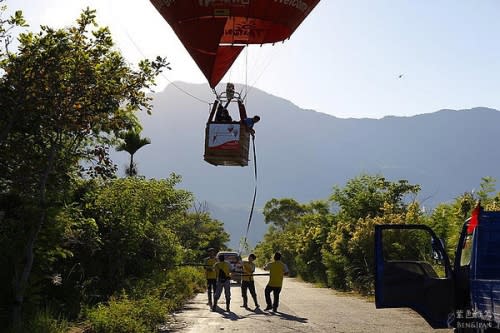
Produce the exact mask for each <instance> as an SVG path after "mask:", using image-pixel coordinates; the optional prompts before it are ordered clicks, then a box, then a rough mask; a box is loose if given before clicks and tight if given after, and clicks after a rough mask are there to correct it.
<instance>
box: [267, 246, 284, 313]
mask: <svg viewBox="0 0 500 333" xmlns="http://www.w3.org/2000/svg"><path fill="white" fill-rule="evenodd" d="M264 269H265V270H266V271H269V282H268V283H267V286H266V289H265V290H264V294H265V296H266V304H267V307H266V308H265V309H264V310H266V311H267V310H271V309H272V310H273V312H276V311H278V305H279V301H280V293H281V288H282V287H283V276H285V275H288V267H287V265H286V264H284V263H283V262H282V261H281V253H279V252H276V253H275V254H274V261H273V262H270V263H268V264H267V265H266V266H265V267H264ZM271 292H272V293H273V296H274V297H273V298H274V299H273V301H272V302H271Z"/></svg>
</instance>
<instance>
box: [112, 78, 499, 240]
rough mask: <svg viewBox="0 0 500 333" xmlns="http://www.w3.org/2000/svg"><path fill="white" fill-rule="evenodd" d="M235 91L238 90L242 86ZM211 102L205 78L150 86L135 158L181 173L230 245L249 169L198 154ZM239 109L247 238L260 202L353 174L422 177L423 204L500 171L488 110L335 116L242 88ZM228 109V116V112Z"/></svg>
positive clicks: (155, 169) (493, 116) (241, 218)
mask: <svg viewBox="0 0 500 333" xmlns="http://www.w3.org/2000/svg"><path fill="white" fill-rule="evenodd" d="M236 88H237V91H239V90H240V89H242V86H240V85H236ZM181 89H182V90H184V91H185V92H189V94H190V95H187V94H186V93H185V92H183V91H181ZM191 95H192V96H195V97H196V99H195V98H193V97H192V96H191ZM212 99H213V97H212V94H211V92H210V89H209V88H208V86H207V85H203V84H188V83H182V82H176V83H175V85H173V84H171V85H169V86H167V87H166V88H165V90H163V91H162V92H159V93H156V94H155V95H154V100H153V105H154V108H153V114H152V116H145V115H141V117H140V118H141V121H142V124H143V127H144V130H143V133H142V136H146V137H149V138H151V141H152V144H151V145H148V146H146V147H144V148H143V149H141V150H140V151H138V152H137V154H136V156H135V159H136V161H137V162H138V168H139V173H140V174H142V175H145V176H146V178H165V177H167V176H168V175H169V174H170V173H171V172H175V173H178V174H180V175H182V177H183V182H182V183H181V186H180V187H183V188H186V189H188V190H190V191H192V192H193V193H194V194H195V196H196V198H197V200H198V201H206V202H207V203H208V206H209V209H210V210H211V213H212V215H213V216H214V217H215V218H218V219H220V220H222V221H223V222H225V224H226V228H227V229H228V230H229V232H231V234H232V240H231V245H232V246H233V247H235V246H237V242H238V240H239V237H240V236H241V233H242V231H241V230H244V229H246V223H247V222H248V214H249V210H250V206H251V199H252V196H253V189H254V179H253V161H250V162H249V167H247V168H241V167H214V166H212V165H209V164H207V163H206V162H204V161H203V149H204V134H205V123H206V121H207V118H208V114H209V111H210V110H209V107H208V105H207V104H208V101H210V102H212ZM199 100H202V101H206V102H207V103H202V102H200V101H199ZM203 104H205V105H203ZM246 106H247V112H248V114H249V115H254V114H258V115H260V116H261V118H262V120H261V122H259V123H258V124H257V125H256V126H255V129H256V140H255V144H256V151H257V168H258V175H259V179H258V194H257V202H256V207H257V211H256V213H255V214H254V218H253V219H254V220H253V222H252V227H251V231H252V235H251V237H250V240H251V243H252V244H255V242H256V241H258V240H259V239H260V237H261V236H262V234H263V232H264V230H265V229H266V226H265V225H264V222H263V216H262V214H261V213H260V210H261V209H262V207H263V205H264V204H265V202H267V201H268V200H270V199H272V198H281V197H292V198H294V199H296V200H297V201H299V202H308V201H310V200H317V199H326V198H327V197H328V196H329V195H330V194H331V190H332V187H333V186H334V185H338V186H341V187H342V186H343V185H344V184H345V182H346V181H347V180H349V179H351V178H353V177H355V176H357V175H359V174H360V173H370V174H377V173H378V174H382V175H383V176H385V177H386V178H387V179H390V180H399V179H407V180H408V181H409V182H410V183H412V184H420V185H421V187H422V191H421V193H420V195H419V197H418V198H417V199H420V198H422V199H424V198H425V199H426V201H425V204H426V205H428V206H431V207H432V206H434V205H435V204H437V203H439V202H444V201H448V200H452V199H453V198H454V197H456V196H458V195H460V194H461V193H463V192H464V191H470V190H472V189H473V188H474V187H477V186H478V185H479V183H480V181H481V178H482V177H485V176H491V177H494V178H496V179H499V178H500V170H498V168H496V166H497V165H498V163H499V162H500V156H499V154H498V153H496V152H495V148H496V144H495V142H494V140H492V138H495V137H496V133H497V132H498V131H497V128H496V126H495V125H496V124H499V123H500V112H499V111H498V110H495V109H491V108H486V107H476V108H471V109H467V110H451V109H442V110H438V111H436V112H432V113H422V114H419V115H414V116H405V117H398V116H386V117H383V118H380V119H373V118H338V117H335V116H332V115H330V114H326V113H321V112H317V111H314V110H305V109H301V108H300V107H298V106H297V105H295V104H293V103H292V102H290V101H288V100H285V99H283V98H281V97H277V96H273V95H271V94H268V93H265V92H263V91H261V90H259V89H257V88H251V89H249V90H248V98H247V100H246ZM231 112H233V118H235V117H236V113H234V112H236V111H234V109H233V110H231ZM112 157H113V158H114V159H115V160H116V161H118V162H120V161H121V163H120V164H119V166H120V168H121V169H123V164H125V161H126V160H127V157H128V156H127V155H126V154H121V155H119V154H117V153H113V154H112ZM251 159H252V160H253V157H251ZM471 162H474V163H471Z"/></svg>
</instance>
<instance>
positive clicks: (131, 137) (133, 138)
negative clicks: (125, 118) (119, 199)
mask: <svg viewBox="0 0 500 333" xmlns="http://www.w3.org/2000/svg"><path fill="white" fill-rule="evenodd" d="M121 138H122V139H123V140H124V142H123V143H121V144H120V145H118V147H117V148H116V150H117V151H126V152H127V153H129V154H130V165H129V167H128V168H127V169H126V170H125V174H127V175H128V176H130V177H133V176H137V173H138V170H137V165H136V163H134V154H135V153H136V152H137V151H138V150H139V149H141V148H142V147H144V146H145V145H149V144H150V143H151V140H150V139H149V138H141V134H140V133H138V132H136V131H133V130H132V131H127V132H126V133H125V134H123V135H121Z"/></svg>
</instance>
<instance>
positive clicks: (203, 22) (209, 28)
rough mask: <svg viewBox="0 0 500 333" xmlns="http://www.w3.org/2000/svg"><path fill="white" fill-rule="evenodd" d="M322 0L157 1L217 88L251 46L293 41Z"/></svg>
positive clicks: (211, 83)
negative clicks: (296, 32) (297, 31)
mask: <svg viewBox="0 0 500 333" xmlns="http://www.w3.org/2000/svg"><path fill="white" fill-rule="evenodd" d="M319 1H320V0H151V2H152V3H153V5H154V6H155V7H156V9H157V10H158V11H159V12H160V13H161V15H162V16H163V18H165V20H166V21H167V22H168V24H170V26H171V27H172V29H173V30H174V32H175V33H176V34H177V36H178V37H179V39H180V40H181V42H182V43H183V44H184V47H186V49H187V51H188V52H189V54H190V55H191V57H192V58H193V59H194V61H195V62H196V64H197V65H198V67H199V68H200V69H201V71H202V72H203V74H204V75H205V77H206V78H207V80H208V83H209V84H210V87H212V88H214V87H215V86H216V85H217V84H218V83H219V81H220V80H221V79H222V77H223V76H224V74H226V72H227V71H228V70H229V68H230V67H231V65H232V64H233V62H234V61H235V60H236V58H237V57H238V55H239V54H240V52H241V50H242V49H243V48H244V47H245V45H248V44H265V43H276V42H280V41H283V40H285V39H288V38H289V37H290V36H291V35H292V33H293V32H294V31H295V29H297V27H298V26H299V25H300V24H301V23H302V21H303V20H304V19H305V18H306V17H307V15H309V13H310V12H311V11H312V10H313V9H314V7H315V6H316V5H317V4H318V3H319Z"/></svg>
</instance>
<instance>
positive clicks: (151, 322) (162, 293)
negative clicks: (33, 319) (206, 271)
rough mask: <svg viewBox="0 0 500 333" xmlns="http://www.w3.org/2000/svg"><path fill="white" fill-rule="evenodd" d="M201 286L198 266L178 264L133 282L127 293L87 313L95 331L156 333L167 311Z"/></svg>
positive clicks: (101, 332)
mask: <svg viewBox="0 0 500 333" xmlns="http://www.w3.org/2000/svg"><path fill="white" fill-rule="evenodd" d="M204 288H205V278H204V275H203V273H202V272H201V271H200V270H199V269H196V268H192V267H181V268H177V269H174V270H171V271H168V272H166V273H165V272H163V273H158V274H156V275H153V276H152V277H151V278H150V279H143V280H139V281H136V282H135V285H134V287H133V288H131V289H130V293H129V295H127V294H126V293H125V292H122V294H121V295H120V296H119V297H112V298H111V299H110V301H109V302H108V304H99V305H98V306H97V307H96V308H92V309H89V310H87V312H86V315H87V318H88V320H89V322H90V324H91V326H92V329H93V330H94V331H95V333H142V332H155V331H156V327H157V325H158V324H161V323H162V322H164V321H165V319H166V317H167V315H168V314H169V313H171V312H172V311H173V310H175V309H176V308H179V307H181V306H182V305H183V304H184V302H185V301H186V300H187V299H189V298H190V297H192V296H193V294H194V293H196V292H201V291H203V290H204Z"/></svg>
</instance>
